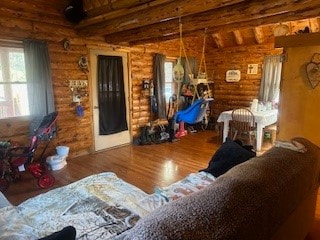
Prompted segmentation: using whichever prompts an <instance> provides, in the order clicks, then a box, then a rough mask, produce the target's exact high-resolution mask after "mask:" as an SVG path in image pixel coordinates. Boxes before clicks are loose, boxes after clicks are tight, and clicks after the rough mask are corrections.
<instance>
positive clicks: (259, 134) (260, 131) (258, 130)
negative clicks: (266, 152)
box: [256, 123, 263, 151]
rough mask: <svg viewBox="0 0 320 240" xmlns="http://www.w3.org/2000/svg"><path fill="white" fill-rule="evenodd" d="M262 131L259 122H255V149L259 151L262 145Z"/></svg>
mask: <svg viewBox="0 0 320 240" xmlns="http://www.w3.org/2000/svg"><path fill="white" fill-rule="evenodd" d="M262 132H263V127H262V125H261V124H259V123H258V124H257V148H256V150H257V151H261V147H262Z"/></svg>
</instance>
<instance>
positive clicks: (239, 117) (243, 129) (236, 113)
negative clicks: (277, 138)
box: [230, 108, 257, 146]
mask: <svg viewBox="0 0 320 240" xmlns="http://www.w3.org/2000/svg"><path fill="white" fill-rule="evenodd" d="M230 128H231V129H232V131H233V132H234V135H233V140H235V139H236V137H237V136H239V137H240V139H243V136H244V137H245V139H246V138H248V139H249V144H250V145H253V146H255V144H253V141H252V137H254V138H255V139H256V137H255V136H256V132H257V125H256V122H255V119H254V115H253V113H252V112H251V111H250V110H249V109H247V108H239V109H234V110H233V111H232V121H230Z"/></svg>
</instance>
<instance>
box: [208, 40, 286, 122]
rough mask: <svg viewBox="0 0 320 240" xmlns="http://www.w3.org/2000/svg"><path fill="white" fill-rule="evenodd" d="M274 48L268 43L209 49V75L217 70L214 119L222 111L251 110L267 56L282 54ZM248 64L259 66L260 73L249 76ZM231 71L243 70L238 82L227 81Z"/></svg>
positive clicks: (257, 92)
mask: <svg viewBox="0 0 320 240" xmlns="http://www.w3.org/2000/svg"><path fill="white" fill-rule="evenodd" d="M273 45H274V44H273V43H266V44H259V45H258V44H257V45H250V46H236V47H226V48H222V49H217V48H212V47H210V46H209V47H208V48H207V49H208V51H207V53H206V60H207V68H208V72H209V74H211V73H212V72H213V71H214V74H213V80H214V99H215V101H214V103H213V105H212V116H213V117H214V119H217V118H218V116H219V114H220V113H221V112H223V111H226V110H230V109H234V108H238V107H249V106H250V102H251V101H252V100H253V99H255V98H258V94H259V88H260V81H261V74H262V65H263V60H264V57H265V56H266V55H273V54H281V53H282V49H275V48H274V46H273ZM248 64H258V74H247V69H248ZM230 69H237V70H240V72H241V80H240V81H239V82H226V80H225V79H226V78H225V77H226V71H227V70H230Z"/></svg>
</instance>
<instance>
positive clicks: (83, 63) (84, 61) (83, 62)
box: [78, 56, 89, 73]
mask: <svg viewBox="0 0 320 240" xmlns="http://www.w3.org/2000/svg"><path fill="white" fill-rule="evenodd" d="M78 66H79V68H80V69H81V70H82V71H83V72H85V73H87V72H89V66H88V58H87V57H85V56H81V57H80V58H79V61H78Z"/></svg>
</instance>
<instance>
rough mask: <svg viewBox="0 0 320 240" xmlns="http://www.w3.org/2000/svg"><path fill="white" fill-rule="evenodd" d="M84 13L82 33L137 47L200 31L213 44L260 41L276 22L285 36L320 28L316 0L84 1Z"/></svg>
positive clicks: (267, 38)
mask: <svg viewBox="0 0 320 240" xmlns="http://www.w3.org/2000/svg"><path fill="white" fill-rule="evenodd" d="M83 1H84V6H85V10H86V11H87V17H86V18H85V19H84V20H82V21H81V22H80V23H79V24H78V25H77V26H76V29H77V31H78V33H79V34H80V35H81V36H104V38H105V41H106V42H108V43H111V44H125V45H136V44H144V43H154V42H158V41H165V40H169V39H175V38H179V21H181V23H182V31H183V36H199V35H203V34H204V31H205V29H206V32H207V34H209V36H211V37H212V38H211V39H212V40H213V41H214V44H215V46H216V47H217V48H221V47H227V46H234V45H248V44H262V43H265V42H268V41H270V39H271V38H273V36H274V35H273V32H274V28H275V26H277V25H279V24H280V23H283V24H286V25H287V26H288V29H289V32H288V34H296V33H298V32H301V31H302V30H304V29H305V28H306V27H308V28H309V31H310V32H318V31H319V25H320V20H319V17H320V1H319V0H220V1H217V0H83Z"/></svg>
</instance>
